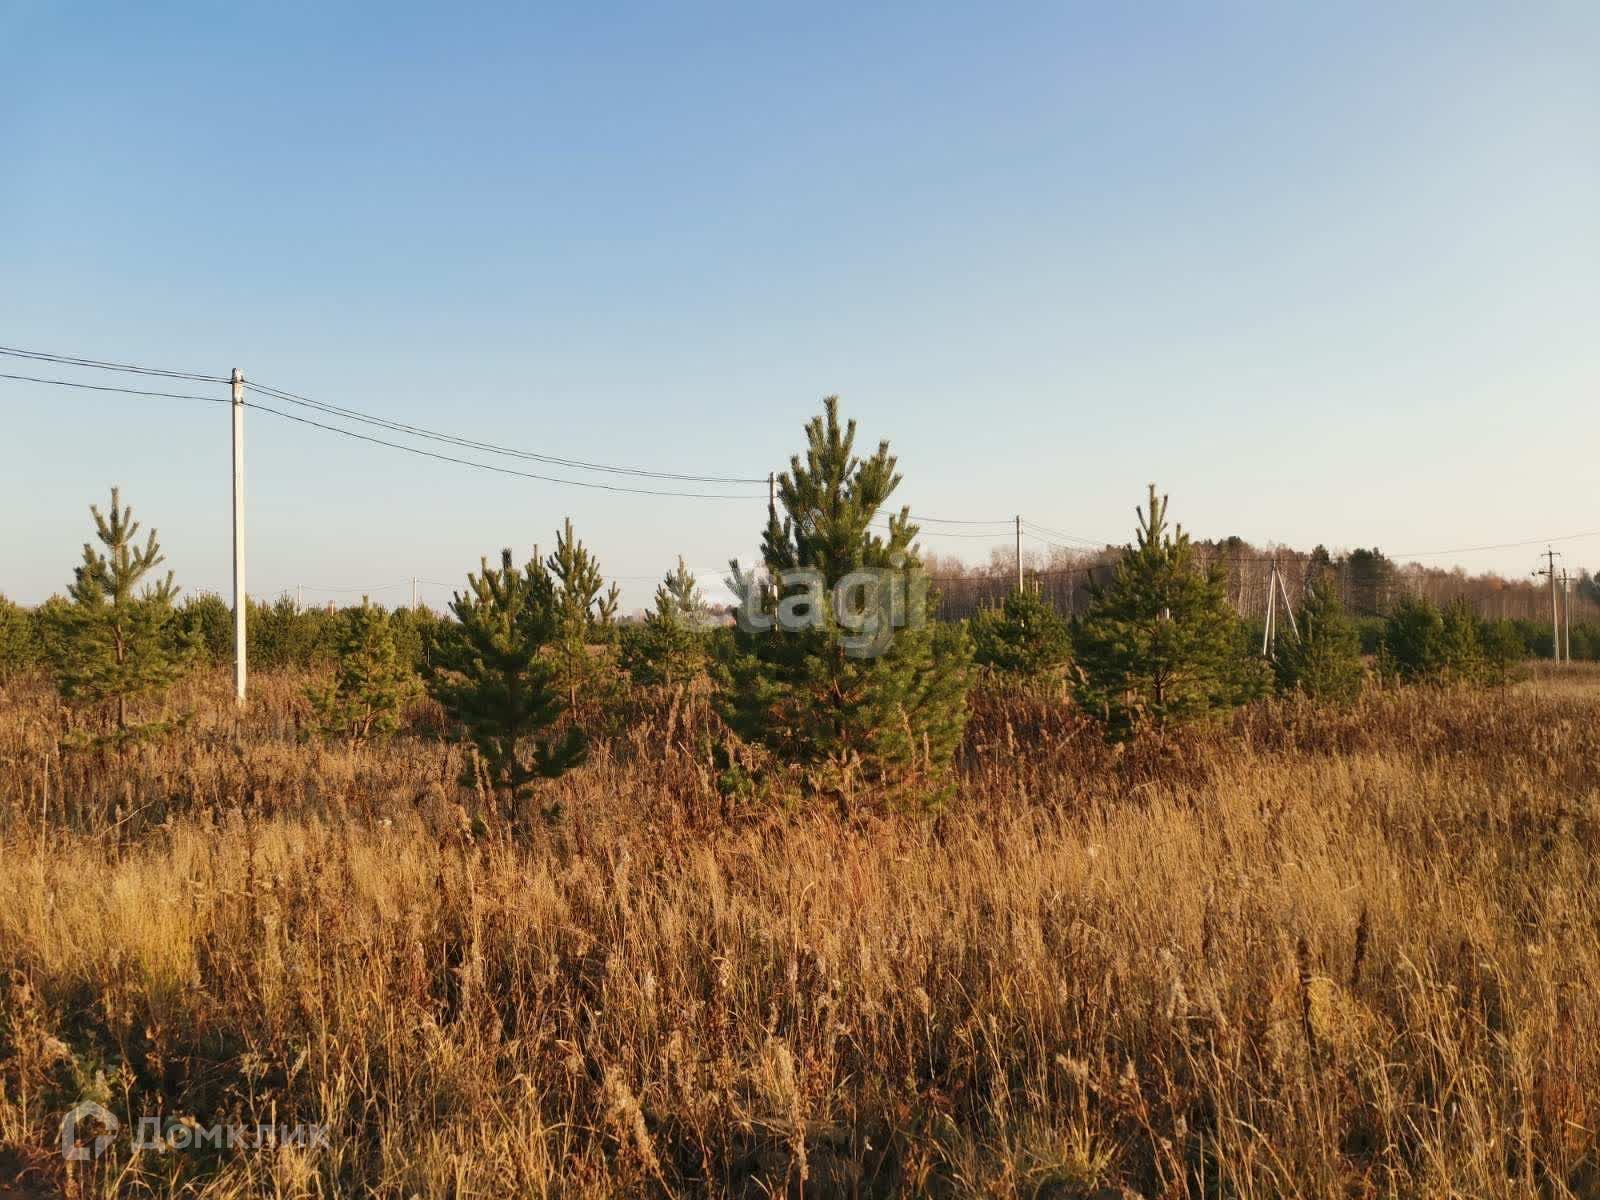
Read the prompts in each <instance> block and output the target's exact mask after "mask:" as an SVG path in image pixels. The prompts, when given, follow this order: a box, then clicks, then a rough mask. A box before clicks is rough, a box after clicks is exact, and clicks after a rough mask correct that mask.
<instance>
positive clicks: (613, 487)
mask: <svg viewBox="0 0 1600 1200" xmlns="http://www.w3.org/2000/svg"><path fill="white" fill-rule="evenodd" d="M245 407H246V408H251V409H254V410H255V411H257V412H264V413H271V414H272V415H273V416H275V417H282V418H283V419H284V420H286V421H294V422H296V423H298V424H301V425H310V426H312V427H313V428H316V429H323V430H326V431H327V432H329V433H337V434H341V435H343V436H344V437H347V438H354V439H355V440H356V441H359V442H371V443H372V444H373V445H375V446H387V447H388V448H389V449H391V450H403V451H405V452H406V453H407V454H416V455H420V456H421V457H423V458H433V459H438V460H439V461H440V462H448V463H455V464H456V465H457V466H462V467H475V468H477V469H478V470H480V471H493V472H495V473H496V474H498V475H515V476H517V477H518V478H521V479H537V480H539V481H541V482H543V483H558V484H565V485H566V486H568V487H580V488H589V489H591V490H594V491H602V492H622V493H626V494H629V495H635V496H679V497H684V498H686V499H692V500H755V499H760V498H762V497H760V496H759V495H757V494H756V493H753V492H750V493H743V494H732V493H725V492H676V491H666V490H662V489H656V488H636V487H624V486H623V485H621V484H615V483H597V482H594V481H592V480H587V479H562V478H560V477H558V476H555V475H540V474H537V473H535V472H532V471H518V470H515V469H514V468H512V467H499V466H496V465H495V464H493V463H484V462H475V461H473V460H472V459H469V458H457V457H456V456H455V455H453V454H439V453H437V452H436V451H433V450H424V449H422V448H421V447H420V446H407V445H404V444H402V443H400V442H391V441H386V440H385V439H383V438H378V437H372V436H370V435H369V434H365V433H357V432H356V431H355V430H353V429H341V428H340V427H339V426H337V425H328V424H325V423H324V422H322V421H313V420H312V419H311V418H310V417H301V416H296V415H295V414H294V413H286V412H283V411H282V410H281V409H276V408H270V407H268V406H267V405H265V404H262V403H260V402H259V401H250V402H249V403H247V404H246V405H245Z"/></svg>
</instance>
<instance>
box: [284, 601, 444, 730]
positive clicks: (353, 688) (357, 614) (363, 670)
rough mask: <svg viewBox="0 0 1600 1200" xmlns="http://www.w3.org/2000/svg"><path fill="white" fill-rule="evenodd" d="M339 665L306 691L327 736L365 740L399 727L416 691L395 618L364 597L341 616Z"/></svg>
mask: <svg viewBox="0 0 1600 1200" xmlns="http://www.w3.org/2000/svg"><path fill="white" fill-rule="evenodd" d="M342 624H343V625H344V631H343V633H342V635H341V636H340V638H339V650H338V666H337V667H336V668H335V671H334V677H333V680H332V682H331V683H329V684H328V685H327V686H325V687H323V688H317V689H311V690H309V691H308V693H307V695H308V698H309V699H310V701H311V705H312V708H313V709H314V710H315V711H316V714H317V722H318V727H319V728H320V730H321V731H322V732H323V733H325V734H330V735H333V736H337V737H345V738H349V739H350V740H351V741H354V742H364V741H367V740H369V739H372V738H382V737H387V736H389V735H390V734H392V733H394V731H395V730H396V729H398V728H399V727H400V717H401V714H402V713H403V712H404V710H405V706H406V705H407V704H408V703H409V702H410V701H411V699H412V697H414V696H415V695H416V694H417V691H418V685H417V676H416V672H415V671H414V670H413V669H412V666H411V662H410V661H409V660H408V659H407V658H406V657H405V656H404V655H403V654H402V652H401V650H400V646H399V642H398V640H397V639H396V637H395V626H396V621H395V620H394V618H392V617H391V616H390V615H389V614H388V613H387V612H386V611H384V610H383V609H382V608H379V607H377V606H376V605H374V604H373V603H372V602H371V601H370V600H368V599H367V598H366V597H365V596H363V597H362V598H361V607H360V608H352V609H349V610H347V611H346V612H345V613H344V614H342Z"/></svg>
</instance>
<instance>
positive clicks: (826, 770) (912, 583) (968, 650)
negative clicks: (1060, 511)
mask: <svg viewBox="0 0 1600 1200" xmlns="http://www.w3.org/2000/svg"><path fill="white" fill-rule="evenodd" d="M823 403H824V412H823V414H822V415H820V416H818V417H815V418H813V419H812V420H811V421H810V422H809V423H808V424H807V425H806V430H805V432H806V450H805V454H804V456H803V457H802V456H800V455H796V456H795V457H794V458H792V459H791V460H790V468H789V470H788V471H787V472H785V473H783V474H782V475H780V476H779V477H778V480H777V503H776V504H774V505H772V506H771V507H770V508H769V510H768V516H767V526H766V530H765V533H764V536H763V544H762V560H763V565H764V566H765V568H766V574H767V578H766V579H765V580H761V579H758V578H757V576H756V573H755V572H746V571H744V570H742V569H741V568H740V566H739V564H738V562H737V561H735V562H734V563H733V564H732V569H733V575H734V578H733V580H732V581H730V582H731V583H732V584H733V585H734V586H735V589H736V590H737V591H738V592H739V594H740V607H739V613H738V618H739V619H738V630H737V633H736V644H737V651H738V652H737V654H736V655H735V656H734V658H733V659H732V661H731V662H730V663H729V664H728V666H727V668H726V671H725V673H724V684H725V693H724V695H723V697H722V712H723V716H724V719H725V720H726V721H727V722H728V724H729V725H730V726H731V727H732V728H733V729H734V730H735V731H736V732H737V733H739V734H740V735H741V736H743V737H744V738H745V739H747V740H748V741H750V742H752V743H755V744H758V745H760V746H762V747H764V748H765V749H766V750H767V751H768V752H770V753H771V754H772V755H773V756H774V757H775V758H776V759H777V760H779V761H780V762H783V763H785V764H788V765H789V766H791V767H792V768H794V769H796V770H797V771H798V772H799V773H800V775H801V777H802V778H803V780H804V782H805V785H806V788H807V790H808V791H810V792H811V793H812V794H824V795H830V796H832V797H833V798H834V799H835V800H836V801H837V803H838V804H839V806H840V808H841V809H848V807H849V806H850V803H851V799H852V797H853V796H854V795H855V792H856V788H857V785H858V784H869V785H872V786H873V787H874V788H876V789H879V790H880V791H881V792H882V793H883V794H885V795H887V796H889V797H890V798H891V800H892V801H893V802H895V803H898V804H903V805H910V806H925V805H931V804H935V803H937V802H938V801H939V800H940V799H941V798H942V796H943V795H944V794H945V791H946V789H947V787H948V783H949V774H950V766H951V762H952V759H953V758H954V755H955V751H956V748H957V746H958V744H959V743H960V740H961V733H962V729H963V728H964V726H965V723H966V714H967V708H966V689H967V677H968V673H969V667H970V664H971V660H972V647H971V642H970V639H969V638H968V637H967V634H966V631H965V629H964V628H963V627H961V626H959V625H945V624H936V623H933V622H931V621H929V620H928V619H927V610H928V595H927V592H928V586H927V577H926V575H924V574H923V573H922V571H921V569H920V563H919V561H918V558H917V553H916V547H915V545H914V542H915V539H916V535H917V527H916V526H915V525H914V524H912V522H911V517H910V512H909V510H907V509H905V508H902V509H900V510H899V511H898V512H889V513H887V514H885V515H886V518H887V519H886V522H885V524H886V528H882V527H876V526H875V525H874V521H875V520H878V519H879V518H880V511H881V510H883V509H884V506H885V505H886V504H887V502H888V500H889V497H890V496H891V495H892V494H893V492H894V491H895V489H896V488H897V487H898V486H899V484H900V475H899V474H898V473H897V471H896V460H895V458H894V456H893V455H891V454H890V453H889V443H888V442H887V441H884V442H880V443H879V445H878V447H877V450H876V451H875V452H874V453H873V454H871V455H869V456H867V457H865V458H861V457H857V455H856V453H855V438H856V424H855V422H854V421H850V422H849V423H848V424H843V423H841V421H840V419H839V402H838V398H837V397H835V396H830V397H828V398H827V399H826V400H825V401H824V402H823Z"/></svg>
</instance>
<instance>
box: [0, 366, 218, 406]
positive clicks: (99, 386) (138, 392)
mask: <svg viewBox="0 0 1600 1200" xmlns="http://www.w3.org/2000/svg"><path fill="white" fill-rule="evenodd" d="M0 379H12V380H21V381H23V382H26V383H48V384H50V385H51V386H52V387H69V388H81V389H83V390H84V391H89V392H121V393H123V394H124V395H127V396H159V397H161V398H163V399H166V400H204V401H205V402H206V403H208V404H227V403H228V398H227V397H226V396H196V395H193V394H190V393H187V392H149V391H144V390H143V389H140V388H126V387H114V386H112V385H111V384H106V383H79V382H77V381H76V380H73V379H46V378H44V377H43V376H40V375H12V374H10V373H8V372H4V371H0Z"/></svg>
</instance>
